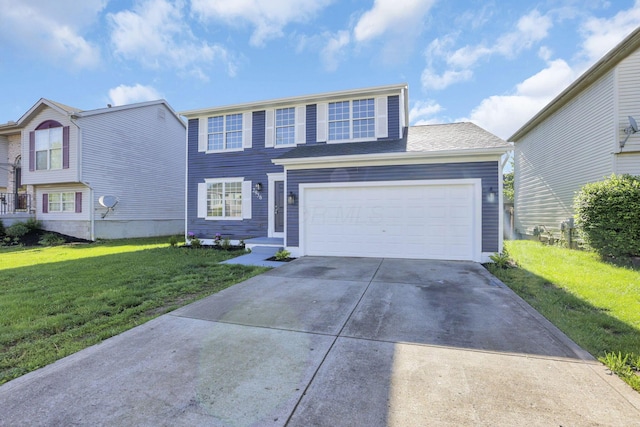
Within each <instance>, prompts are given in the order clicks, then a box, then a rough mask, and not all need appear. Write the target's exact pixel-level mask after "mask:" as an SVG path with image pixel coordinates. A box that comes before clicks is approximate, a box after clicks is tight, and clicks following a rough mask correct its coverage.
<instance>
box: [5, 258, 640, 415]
mask: <svg viewBox="0 0 640 427" xmlns="http://www.w3.org/2000/svg"><path fill="white" fill-rule="evenodd" d="M0 425H2V426H5V425H6V426H17V425H29V426H34V425H42V426H59V425H138V426H161V425H167V426H169V425H170V426H196V425H208V426H262V425H269V426H282V425H289V426H344V425H351V426H425V425H438V426H461V425H474V426H475V425H492V426H493V425H527V426H536V425H539V426H559V425H562V426H573V425H576V426H577V425H580V426H582V425H611V426H621V425H625V426H634V425H640V395H639V394H638V393H636V392H634V391H633V390H631V389H630V388H629V387H628V386H627V385H626V384H624V383H623V382H622V381H621V380H619V379H618V378H617V377H615V376H611V375H609V374H608V372H607V370H606V368H604V367H603V366H602V365H601V364H600V363H598V362H596V361H594V360H593V359H592V358H591V357H590V356H589V355H588V354H587V353H586V352H584V351H583V350H582V349H580V348H579V347H578V346H577V345H575V344H574V343H573V342H572V341H571V340H569V339H568V338H567V337H566V336H565V335H563V334H562V333H561V332H560V331H558V330H557V329H556V328H555V327H553V325H551V324H550V323H549V322H547V321H546V320H545V319H544V318H542V317H541V316H540V315H539V314H538V313H537V312H535V311H534V310H533V309H532V308H531V307H530V306H528V305H527V304H526V303H525V302H524V301H522V300H521V299H520V298H519V297H517V296H516V295H515V294H514V293H513V292H511V291H510V290H509V289H508V288H507V287H506V286H504V285H503V284H502V283H501V282H499V281H498V280H497V279H495V278H494V277H493V276H491V275H490V274H488V272H486V270H484V269H483V268H482V266H480V265H478V264H474V263H469V262H438V261H420V260H392V259H384V260H382V259H359V258H351V259H349V258H314V257H305V258H301V259H299V260H296V261H294V262H291V263H289V264H287V265H284V266H282V267H279V268H278V269H275V270H271V271H269V272H267V273H265V274H263V275H261V276H258V277H254V278H252V279H250V280H248V281H246V282H243V283H240V284H238V285H236V286H233V287H231V288H229V289H226V290H225V291H222V292H220V293H218V294H216V295H213V296H211V297H208V298H205V299H203V300H201V301H199V302H196V303H194V304H191V305H189V306H186V307H183V308H181V309H179V310H176V311H174V312H172V313H170V314H167V315H164V316H161V317H159V318H157V319H155V320H153V321H151V322H148V323H146V324H144V325H142V326H140V327H137V328H134V329H132V330H130V331H128V332H125V333H123V334H121V335H118V336H116V337H113V338H111V339H109V340H106V341H104V342H103V343H101V344H99V345H96V346H93V347H91V348H88V349H86V350H83V351H80V352H79V353H76V354H74V355H72V356H69V357H67V358H65V359H62V360H60V361H58V362H56V363H54V364H52V365H49V366H47V367H45V368H43V369H40V370H38V371H35V372H32V373H30V374H27V375H25V376H23V377H21V378H18V379H16V380H14V381H11V382H9V383H7V384H5V385H3V386H2V387H0Z"/></svg>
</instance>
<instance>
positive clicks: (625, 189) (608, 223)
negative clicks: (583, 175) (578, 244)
mask: <svg viewBox="0 0 640 427" xmlns="http://www.w3.org/2000/svg"><path fill="white" fill-rule="evenodd" d="M574 210H575V213H576V214H575V218H576V225H577V226H578V228H579V229H580V233H581V235H582V237H583V239H584V241H585V243H587V244H588V245H589V246H591V247H592V248H593V249H594V250H595V251H596V252H598V253H599V254H600V255H602V256H614V257H628V256H639V255H640V177H638V176H631V175H611V176H610V177H609V178H607V179H606V180H604V181H599V182H593V183H589V184H586V185H585V186H584V187H582V188H581V189H580V191H579V192H578V194H577V195H576V197H575V199H574Z"/></svg>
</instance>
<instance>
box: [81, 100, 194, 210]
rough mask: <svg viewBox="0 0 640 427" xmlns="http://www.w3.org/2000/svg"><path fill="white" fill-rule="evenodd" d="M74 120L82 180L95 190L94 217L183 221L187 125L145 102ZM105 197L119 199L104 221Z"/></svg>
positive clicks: (169, 113) (162, 108) (165, 110)
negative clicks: (77, 128) (78, 133)
mask: <svg viewBox="0 0 640 427" xmlns="http://www.w3.org/2000/svg"><path fill="white" fill-rule="evenodd" d="M159 110H160V111H159ZM161 111H164V114H162V113H161ZM78 124H79V126H80V127H81V129H82V131H81V132H82V149H83V153H82V155H83V157H82V167H83V169H82V181H84V182H88V183H89V184H90V185H91V187H92V189H93V200H92V206H93V208H94V209H95V211H96V218H95V219H96V221H125V220H168V221H171V220H176V219H182V220H184V200H185V197H184V194H185V188H184V179H185V173H186V172H185V169H186V165H185V156H186V154H185V147H184V144H185V128H184V126H183V125H182V124H181V123H180V122H179V121H178V120H176V119H175V117H174V116H173V114H172V112H171V111H169V110H168V109H167V108H166V107H165V106H164V105H157V104H155V105H147V106H143V107H139V108H131V109H126V110H115V111H110V112H106V113H105V114H98V115H92V116H88V117H82V118H79V119H78ZM105 195H111V196H116V197H117V198H118V199H119V202H118V205H117V206H116V208H115V209H114V210H113V212H111V213H109V215H107V216H106V217H105V218H104V219H103V218H101V215H102V214H103V213H104V212H105V211H106V209H105V208H104V207H102V206H101V205H100V204H99V203H98V199H99V197H100V196H105Z"/></svg>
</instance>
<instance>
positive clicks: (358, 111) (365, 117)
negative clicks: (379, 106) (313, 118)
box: [329, 98, 376, 141]
mask: <svg viewBox="0 0 640 427" xmlns="http://www.w3.org/2000/svg"><path fill="white" fill-rule="evenodd" d="M375 131H376V130H375V100H374V99H373V98H369V99H359V100H355V101H340V102H330V103H329V141H340V140H347V139H360V138H373V137H375V133H376V132H375Z"/></svg>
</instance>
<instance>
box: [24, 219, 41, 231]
mask: <svg viewBox="0 0 640 427" xmlns="http://www.w3.org/2000/svg"><path fill="white" fill-rule="evenodd" d="M24 225H26V226H27V228H28V229H29V231H37V230H41V229H42V221H38V220H37V219H35V218H29V219H28V220H26V221H25V222H24Z"/></svg>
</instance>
